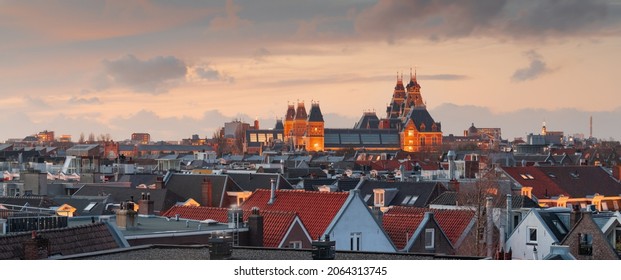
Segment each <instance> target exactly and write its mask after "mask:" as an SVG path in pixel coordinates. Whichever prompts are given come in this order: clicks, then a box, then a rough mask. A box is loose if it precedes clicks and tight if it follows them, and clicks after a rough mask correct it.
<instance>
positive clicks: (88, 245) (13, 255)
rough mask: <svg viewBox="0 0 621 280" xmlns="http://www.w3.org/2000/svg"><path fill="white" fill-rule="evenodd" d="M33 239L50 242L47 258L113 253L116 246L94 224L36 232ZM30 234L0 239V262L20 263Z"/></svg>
mask: <svg viewBox="0 0 621 280" xmlns="http://www.w3.org/2000/svg"><path fill="white" fill-rule="evenodd" d="M37 235H38V236H40V237H42V238H46V239H48V240H49V242H50V251H49V253H48V254H49V255H50V256H52V255H62V256H67V255H75V254H81V253H89V252H97V251H103V250H110V249H117V248H120V247H121V245H120V244H118V243H117V241H116V239H115V238H114V236H113V235H112V232H111V231H110V229H109V228H108V226H107V225H106V224H104V223H94V224H88V225H83V226H77V227H68V228H62V229H53V230H41V231H37ZM31 238H32V237H31V233H30V232H27V233H18V234H11V235H7V236H2V237H0V260H19V259H24V247H23V246H24V242H26V241H28V240H30V239H31Z"/></svg>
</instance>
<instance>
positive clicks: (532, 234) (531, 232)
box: [526, 228, 537, 244]
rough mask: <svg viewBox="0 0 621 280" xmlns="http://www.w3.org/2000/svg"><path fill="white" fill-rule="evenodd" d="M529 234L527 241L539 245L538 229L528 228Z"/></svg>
mask: <svg viewBox="0 0 621 280" xmlns="http://www.w3.org/2000/svg"><path fill="white" fill-rule="evenodd" d="M527 234H528V236H527V237H526V240H528V243H535V244H537V228H528V231H527Z"/></svg>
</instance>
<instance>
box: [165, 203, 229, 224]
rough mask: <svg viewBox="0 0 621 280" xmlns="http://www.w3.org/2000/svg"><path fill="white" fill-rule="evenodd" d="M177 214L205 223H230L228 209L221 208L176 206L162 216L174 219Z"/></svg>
mask: <svg viewBox="0 0 621 280" xmlns="http://www.w3.org/2000/svg"><path fill="white" fill-rule="evenodd" d="M177 214H179V217H180V218H183V219H188V220H197V221H204V220H207V219H212V220H215V221H218V222H220V223H226V222H228V209H226V208H220V207H203V206H179V205H175V206H173V207H171V208H170V209H168V210H167V211H166V212H164V214H162V216H164V217H174V216H175V215H177Z"/></svg>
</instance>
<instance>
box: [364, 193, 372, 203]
mask: <svg viewBox="0 0 621 280" xmlns="http://www.w3.org/2000/svg"><path fill="white" fill-rule="evenodd" d="M369 198H371V195H370V194H367V195H365V196H364V202H368V201H369Z"/></svg>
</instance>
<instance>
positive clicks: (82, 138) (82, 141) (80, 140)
mask: <svg viewBox="0 0 621 280" xmlns="http://www.w3.org/2000/svg"><path fill="white" fill-rule="evenodd" d="M78 143H79V144H84V132H80V139H79V140H78Z"/></svg>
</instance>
